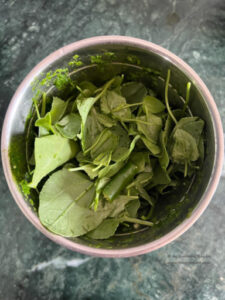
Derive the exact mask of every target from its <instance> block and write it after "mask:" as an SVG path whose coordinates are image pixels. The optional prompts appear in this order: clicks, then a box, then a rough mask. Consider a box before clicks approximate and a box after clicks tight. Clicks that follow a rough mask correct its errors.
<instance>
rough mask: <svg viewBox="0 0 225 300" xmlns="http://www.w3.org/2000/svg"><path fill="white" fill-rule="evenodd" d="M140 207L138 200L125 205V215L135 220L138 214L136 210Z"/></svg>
mask: <svg viewBox="0 0 225 300" xmlns="http://www.w3.org/2000/svg"><path fill="white" fill-rule="evenodd" d="M140 206H141V203H140V200H139V199H137V200H133V201H130V202H129V203H128V204H127V205H126V214H127V215H128V216H129V217H131V218H136V217H137V212H138V209H139V208H140Z"/></svg>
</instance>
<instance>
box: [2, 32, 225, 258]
mask: <svg viewBox="0 0 225 300" xmlns="http://www.w3.org/2000/svg"><path fill="white" fill-rule="evenodd" d="M104 51H110V52H114V53H117V57H118V61H117V62H118V63H119V64H121V65H126V64H129V65H132V64H135V62H132V61H131V60H130V61H129V62H128V61H127V57H128V56H129V57H136V58H137V60H138V61H139V66H141V67H144V68H145V69H146V68H152V69H155V70H157V71H159V72H160V76H161V77H160V78H161V82H163V80H164V79H165V77H166V73H167V70H168V69H171V73H172V78H171V88H170V94H171V96H172V97H173V98H174V99H176V101H179V99H181V98H182V97H183V98H185V88H186V84H187V82H188V81H191V82H192V91H191V99H190V108H191V111H192V112H193V114H194V115H197V116H200V117H201V118H202V119H204V120H205V123H206V157H205V161H204V164H203V168H202V172H201V175H199V176H197V178H195V181H194V183H193V184H192V186H191V188H190V190H189V192H188V196H189V201H188V202H187V204H183V206H182V210H181V211H180V212H179V213H177V214H176V216H174V217H173V218H172V219H171V221H168V222H165V223H164V225H163V224H162V226H161V227H160V228H158V229H157V230H152V229H147V230H144V231H142V232H139V233H136V234H132V235H130V236H126V235H125V236H123V235H121V236H116V237H114V238H111V239H108V240H105V241H101V242H99V241H94V240H88V239H86V238H82V237H80V238H75V239H67V238H64V237H61V236H57V235H55V234H53V233H51V232H49V231H48V230H46V228H45V227H43V226H42V224H41V223H40V221H39V219H38V216H37V213H36V212H35V211H34V210H33V209H32V206H30V204H29V203H28V202H27V201H26V200H25V198H24V195H23V194H22V192H21V190H20V189H19V186H18V184H17V182H16V180H15V178H14V177H13V172H12V167H13V166H11V164H10V159H9V146H10V143H11V142H12V140H13V139H14V137H17V136H21V135H23V134H24V128H25V120H26V117H27V114H28V113H29V110H30V108H31V105H32V101H31V98H32V88H31V82H32V81H33V80H34V78H38V77H40V76H42V75H41V74H42V73H43V72H44V73H46V72H47V71H49V70H54V69H56V68H59V67H63V66H65V65H67V63H68V62H69V61H70V60H71V58H72V56H73V55H74V54H79V56H80V57H81V59H82V60H84V61H85V59H86V58H87V56H89V55H95V54H101V53H103V52H104ZM83 67H84V69H88V68H89V66H87V65H86V66H85V65H84V66H83ZM92 73H93V72H92ZM105 75H106V74H105ZM223 147H224V145H223V130H222V125H221V120H220V116H219V113H218V110H217V107H216V104H215V102H214V100H213V98H212V96H211V94H210V92H209V91H208V89H207V87H206V86H205V84H204V83H203V82H202V80H201V79H200V78H199V76H198V75H197V74H196V73H195V72H194V71H193V70H192V68H190V67H189V66H188V65H187V64H186V63H185V62H184V61H183V60H181V59H180V58H178V57H177V56H176V55H174V54H172V53H171V52H169V51H168V50H166V49H163V48H162V47H160V46H158V45H155V44H152V43H150V42H147V41H144V40H140V39H136V38H131V37H125V36H100V37H93V38H89V39H86V40H82V41H78V42H75V43H73V44H70V45H68V46H65V47H63V48H61V49H59V50H57V51H55V52H54V53H52V54H50V55H49V56H48V57H47V58H45V59H44V60H43V61H41V62H40V63H39V64H38V65H37V66H36V67H35V68H34V69H33V70H32V71H31V72H30V73H29V74H28V75H27V77H26V78H25V79H24V80H23V82H22V83H21V84H20V86H19V87H18V89H17V91H16V93H15V94H14V96H13V98H12V100H11V102H10V105H9V107H8V111H7V113H6V117H5V120H4V125H3V131H2V145H1V151H2V161H3V168H4V172H5V177H6V180H7V183H8V186H9V189H10V191H11V193H12V195H13V197H14V199H15V201H16V203H17V204H18V206H19V207H20V209H21V210H22V212H23V213H24V215H25V216H26V217H27V218H28V220H29V221H30V222H31V223H32V224H33V225H34V226H35V227H36V228H37V229H38V230H40V231H41V232H42V233H43V234H45V235H46V236H47V237H49V238H50V239H51V240H53V241H54V242H56V243H58V244H60V245H62V246H64V247H67V248H69V249H71V250H73V251H79V252H82V253H85V254H89V255H95V256H101V257H129V256H135V255H139V254H143V253H146V252H150V251H153V250H156V249H158V248H160V247H162V246H164V245H166V244H168V243H170V242H171V241H173V240H174V239H176V238H177V237H179V236H180V235H181V234H183V233H184V232H185V231H186V230H187V229H188V228H190V227H191V225H193V224H194V222H195V221H196V220H197V219H198V218H199V217H200V215H201V214H202V213H203V211H204V210H205V209H206V207H207V205H208V204H209V202H210V200H211V198H212V196H213V194H214V192H215V190H216V187H217V184H218V182H219V178H220V173H221V169H222V162H223V151H224V150H223ZM22 148H23V145H22V144H21V145H20V147H19V148H18V151H22V150H21V149H22ZM24 160H25V157H24ZM190 211H192V213H190Z"/></svg>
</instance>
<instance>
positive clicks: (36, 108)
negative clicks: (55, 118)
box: [33, 99, 41, 119]
mask: <svg viewBox="0 0 225 300" xmlns="http://www.w3.org/2000/svg"><path fill="white" fill-rule="evenodd" d="M33 102H34V107H35V110H36V113H37V117H38V119H40V118H41V116H40V113H39V110H38V106H37V101H36V99H35V100H34V101H33Z"/></svg>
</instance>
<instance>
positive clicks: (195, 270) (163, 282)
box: [0, 0, 225, 300]
mask: <svg viewBox="0 0 225 300" xmlns="http://www.w3.org/2000/svg"><path fill="white" fill-rule="evenodd" d="M111 34H120V35H129V36H134V37H139V38H142V39H146V40H148V41H152V42H154V43H157V44H159V45H161V46H163V47H165V48H167V49H169V50H171V51H172V52H174V53H175V54H177V55H178V56H180V57H181V58H182V59H184V60H185V61H186V62H187V63H188V64H190V65H191V66H192V67H193V68H194V70H195V71H196V72H197V73H198V74H199V75H200V77H201V78H202V79H203V80H204V81H205V83H206V85H207V86H208V87H209V90H210V91H211V93H212V95H213V96H214V99H215V101H216V103H217V105H218V107H219V110H220V113H221V117H222V118H223V123H224V124H225V106H224V103H225V102H224V101H225V100H224V95H225V2H224V0H220V1H216V0H214V1H210V0H187V1H183V0H177V1H176V0H171V1H167V0H161V1H158V0H139V1H136V0H130V1H119V0H82V1H81V0H80V1H79V0H74V1H73V0H60V1H47V0H40V1H19V0H2V1H1V8H0V66H1V68H0V82H1V85H0V123H1V124H0V128H1V127H2V122H3V118H4V115H5V112H6V109H7V106H8V104H9V101H10V99H11V97H12V95H13V93H14V92H15V90H16V88H17V86H18V85H19V83H20V82H21V81H22V79H23V78H24V76H25V75H26V74H27V73H28V72H29V71H30V70H31V69H32V68H33V67H34V66H35V65H36V64H37V63H38V62H39V61H40V60H41V59H43V58H44V57H45V56H47V55H48V54H49V53H51V52H52V51H54V50H55V49H57V48H59V47H62V46H63V45H66V44H69V43H71V42H74V41H76V40H80V39H83V38H87V37H91V36H95V35H111ZM224 191H225V169H224V170H223V174H222V177H221V180H220V184H219V186H218V189H217V192H216V193H215V195H214V197H213V199H212V202H211V204H210V205H209V207H208V208H207V210H206V211H205V213H204V214H203V216H202V217H201V218H200V219H199V220H198V221H197V222H196V223H195V225H194V226H193V227H192V228H191V229H189V230H188V232H186V233H185V234H183V235H182V236H181V237H180V238H179V239H177V240H176V241H174V242H173V243H171V244H169V245H167V246H165V247H164V248H162V249H160V250H157V251H155V252H153V253H149V254H146V255H142V256H139V257H133V258H126V259H101V258H93V257H88V256H85V255H81V254H79V253H73V252H71V251H69V250H67V249H64V248H62V247H60V246H58V245H56V244H54V243H53V242H51V241H50V240H48V239H47V238H46V237H45V236H43V235H42V234H41V233H40V232H38V231H37V230H36V229H35V228H34V227H33V226H31V224H30V223H29V222H28V220H27V219H26V218H25V217H24V216H23V214H22V213H21V211H20V210H19V208H18V207H17V205H16V204H15V202H14V200H13V198H12V196H11V194H10V192H9V190H8V187H7V185H6V182H5V179H4V175H3V171H2V167H0V195H1V196H0V212H1V213H0V228H1V230H0V266H1V267H0V299H1V300H25V299H33V300H42V299H43V300H44V299H46V300H51V299H52V300H58V299H76V300H79V299H82V300H88V299H90V300H95V299H96V300H101V299H109V300H110V299H130V300H131V299H135V300H136V299H146V300H150V299H151V300H154V299H160V300H162V299H166V300H167V299H173V300H174V299H182V300H189V299H199V300H217V299H218V300H222V299H225V254H224V249H225V239H224V232H225V222H224V219H225V206H224V200H223V199H224Z"/></svg>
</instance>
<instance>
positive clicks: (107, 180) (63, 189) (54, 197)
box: [28, 71, 204, 239]
mask: <svg viewBox="0 0 225 300" xmlns="http://www.w3.org/2000/svg"><path fill="white" fill-rule="evenodd" d="M169 80H170V71H168V76H167V80H166V84H165V99H163V100H159V99H158V98H156V95H155V93H154V92H153V91H152V90H150V89H148V87H146V86H145V85H144V84H143V83H142V82H134V81H133V82H124V77H123V75H121V76H116V77H114V78H112V79H111V80H109V81H108V82H106V83H105V84H104V85H103V86H100V87H99V86H96V85H95V84H93V83H92V82H88V81H84V82H81V83H80V84H79V86H78V85H77V86H76V87H75V89H76V91H77V94H76V93H74V95H72V96H71V97H69V98H68V99H67V100H62V99H60V98H58V97H53V98H52V99H51V105H50V107H48V105H46V95H45V94H43V99H42V103H41V107H38V106H37V104H36V103H35V104H36V105H35V108H36V113H37V120H36V122H35V127H36V128H37V129H38V132H37V136H36V137H35V140H34V153H33V159H31V161H32V160H33V161H34V169H33V171H32V172H31V173H32V180H31V182H30V183H29V184H28V186H29V187H30V188H32V189H37V190H39V192H40V193H39V209H38V215H39V218H40V221H41V222H42V224H43V225H44V226H45V227H46V228H47V229H48V230H50V231H51V232H54V233H56V234H59V235H61V236H65V237H77V236H81V235H85V234H86V235H88V236H89V237H91V238H94V239H106V238H108V237H110V236H113V235H114V234H115V232H116V231H117V229H118V227H120V228H121V227H124V228H127V227H128V229H129V227H133V226H134V227H135V226H136V227H138V226H154V223H153V222H152V220H151V219H152V216H153V213H154V207H155V204H156V202H157V200H158V199H159V198H160V196H161V195H163V194H165V193H174V192H176V189H177V188H179V185H180V184H181V183H182V180H183V179H184V177H192V176H193V174H194V173H195V171H196V169H198V168H199V167H200V166H201V163H202V161H203V158H204V142H203V135H202V133H203V127H204V121H203V120H201V119H200V118H198V117H193V116H190V113H188V111H187V108H188V101H189V91H190V84H188V85H187V96H186V100H185V103H184V106H183V108H182V109H172V108H171V107H170V105H169V99H168V87H169ZM60 84H61V83H60ZM67 84H68V82H67ZM47 107H48V108H47Z"/></svg>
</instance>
